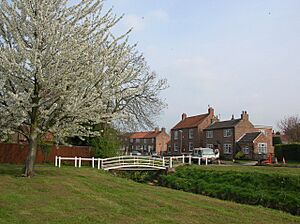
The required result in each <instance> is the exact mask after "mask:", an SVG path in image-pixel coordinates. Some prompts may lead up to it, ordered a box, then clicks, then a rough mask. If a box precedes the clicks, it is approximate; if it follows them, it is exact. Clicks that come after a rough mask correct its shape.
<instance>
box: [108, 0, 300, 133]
mask: <svg viewBox="0 0 300 224" xmlns="http://www.w3.org/2000/svg"><path fill="white" fill-rule="evenodd" d="M105 4H106V6H111V5H113V6H114V12H116V13H117V14H119V15H120V14H122V13H124V14H125V17H124V19H123V20H122V21H121V22H120V24H119V27H120V29H121V30H122V29H124V30H126V29H128V28H130V27H133V32H132V33H131V35H130V41H131V42H132V43H135V42H138V49H139V50H140V51H141V52H143V53H144V55H145V57H146V59H147V61H148V63H149V65H150V66H151V69H152V70H154V71H156V72H157V73H158V74H159V76H160V77H164V78H167V79H168V82H169V85H170V87H169V88H168V89H167V90H166V91H164V92H163V94H162V97H163V98H165V99H166V102H167V103H168V108H167V109H166V110H165V111H164V113H163V114H162V115H161V117H160V119H159V121H158V122H157V123H158V125H159V126H160V127H162V126H163V127H166V128H167V129H170V128H172V127H173V126H174V125H175V124H176V123H177V122H178V121H179V120H180V117H181V114H182V113H183V112H185V113H187V114H188V116H191V115H196V114H201V113H205V112H206V111H207V107H208V105H211V106H212V107H214V108H215V112H216V114H217V115H219V114H220V117H221V119H222V120H225V119H230V118H231V115H232V114H234V115H235V117H239V116H240V114H241V111H242V110H246V111H248V113H249V114H250V120H251V121H252V122H253V123H254V124H264V125H273V127H274V128H275V129H277V125H276V124H277V122H278V120H280V119H281V118H283V117H284V116H287V115H294V114H300V113H299V112H300V103H299V96H300V94H299V91H300V13H299V12H300V1H299V0H284V1H283V0H278V1H276V0H265V1H264V0H251V1H249V0H247V1H246V0H244V1H242V0H235V1H230V0H226V1H223V0H219V1H214V0H205V1H204V0H185V1H183V0H107V1H106V3H105Z"/></svg>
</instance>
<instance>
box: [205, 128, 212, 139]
mask: <svg viewBox="0 0 300 224" xmlns="http://www.w3.org/2000/svg"><path fill="white" fill-rule="evenodd" d="M213 137H214V132H213V131H212V130H211V131H206V138H213Z"/></svg>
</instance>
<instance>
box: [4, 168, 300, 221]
mask: <svg viewBox="0 0 300 224" xmlns="http://www.w3.org/2000/svg"><path fill="white" fill-rule="evenodd" d="M21 168H22V167H19V166H14V165H0V223H5V224H6V223H22V224H23V223H25V224H26V223H30V224H35V223H64V224H68V223H72V224H73V223H106V224H110V223H122V224H126V223H168V224H170V223H171V224H172V223H187V224H189V223H205V224H210V223H246V224H247V223H281V224H282V223H283V224H284V223H299V222H300V217H297V216H292V215H290V214H288V213H284V212H280V211H276V210H272V209H267V208H263V207H259V206H249V205H241V204H236V203H233V202H228V201H222V200H218V199H214V198H209V197H206V196H201V195H195V194H191V193H187V192H183V191H177V190H173V189H168V188H163V187H153V186H149V185H145V184H140V183H136V182H134V181H131V180H127V179H123V178H119V177H115V176H113V175H111V174H109V173H107V172H104V171H98V170H96V169H92V168H84V167H83V168H81V169H79V168H74V167H62V168H60V169H59V168H55V167H50V166H39V167H37V168H36V170H37V174H38V175H37V176H35V177H34V178H31V179H28V178H22V177H20V174H21Z"/></svg>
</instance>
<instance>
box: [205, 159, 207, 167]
mask: <svg viewBox="0 0 300 224" xmlns="http://www.w3.org/2000/svg"><path fill="white" fill-rule="evenodd" d="M205 165H206V166H207V157H205Z"/></svg>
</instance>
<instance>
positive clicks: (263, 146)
mask: <svg viewBox="0 0 300 224" xmlns="http://www.w3.org/2000/svg"><path fill="white" fill-rule="evenodd" d="M258 154H267V143H258Z"/></svg>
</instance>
